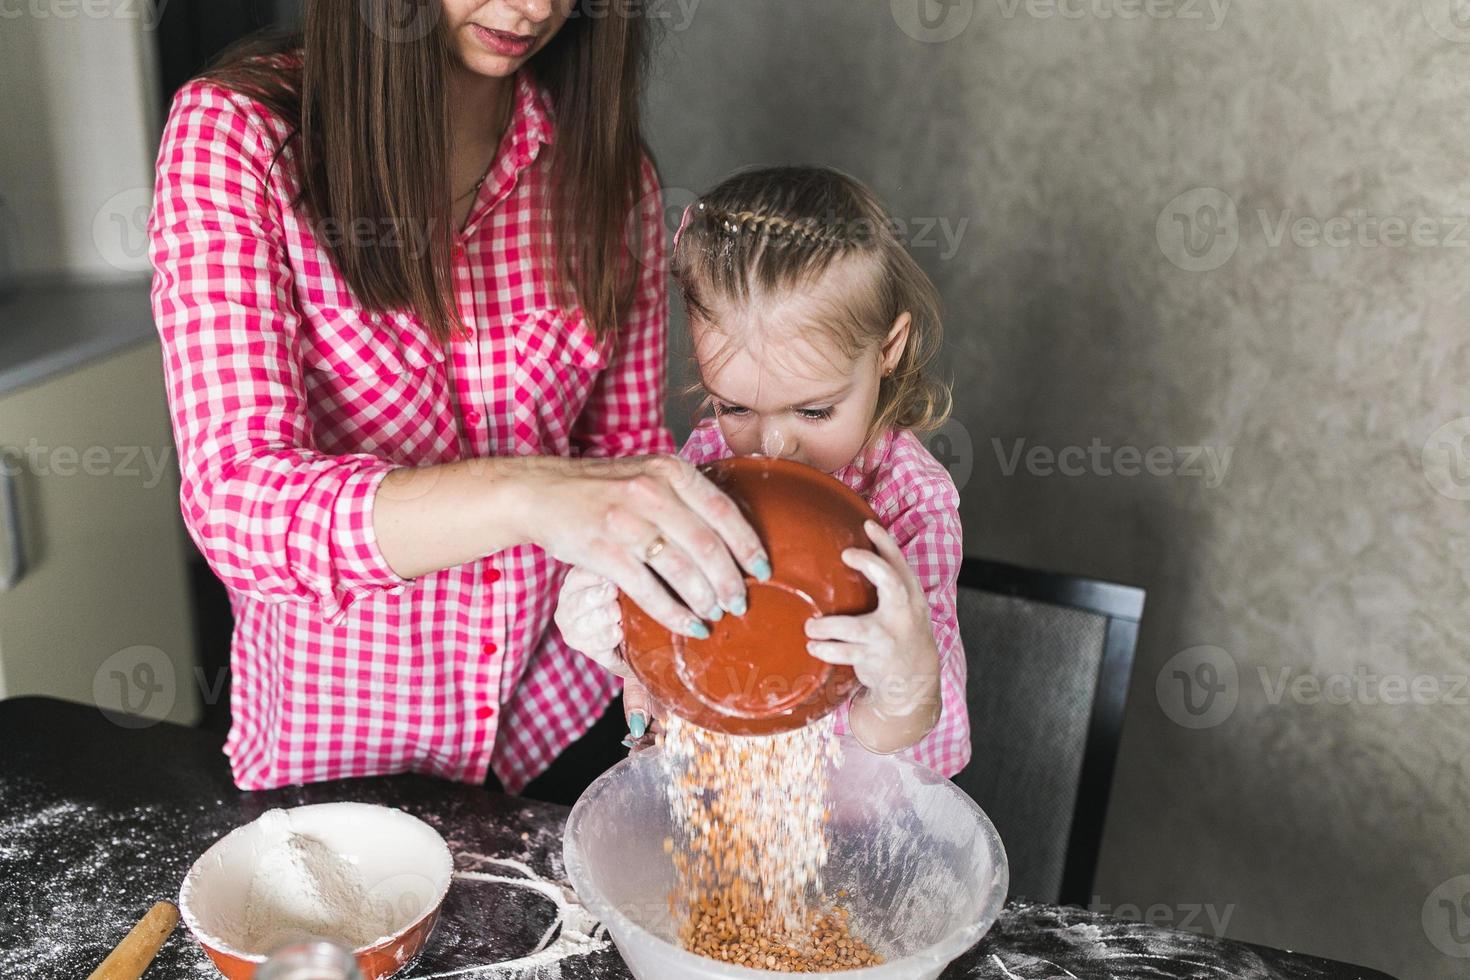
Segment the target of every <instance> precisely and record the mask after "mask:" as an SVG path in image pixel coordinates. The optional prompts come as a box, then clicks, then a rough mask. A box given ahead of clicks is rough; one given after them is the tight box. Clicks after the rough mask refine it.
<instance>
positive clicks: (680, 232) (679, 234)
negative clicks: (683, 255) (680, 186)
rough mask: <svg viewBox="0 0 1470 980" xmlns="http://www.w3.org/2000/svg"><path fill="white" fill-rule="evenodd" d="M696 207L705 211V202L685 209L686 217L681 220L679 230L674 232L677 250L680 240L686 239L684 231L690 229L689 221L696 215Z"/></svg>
mask: <svg viewBox="0 0 1470 980" xmlns="http://www.w3.org/2000/svg"><path fill="white" fill-rule="evenodd" d="M696 207H698V208H699V209H700V210H701V211H703V210H704V202H703V201H695V202H694V203H692V204H690V205H689V206H688V207H686V208H685V209H684V217H683V218H681V219H680V221H679V230H678V231H676V232H674V248H676V249H677V248H678V247H679V239H680V238H683V237H684V229H685V228H688V227H689V219H690V217H691V216H692V215H693V214H694V209H695V208H696Z"/></svg>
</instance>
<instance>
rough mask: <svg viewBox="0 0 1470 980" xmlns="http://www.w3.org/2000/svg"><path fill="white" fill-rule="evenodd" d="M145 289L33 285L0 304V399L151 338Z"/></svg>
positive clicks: (140, 284) (143, 284)
mask: <svg viewBox="0 0 1470 980" xmlns="http://www.w3.org/2000/svg"><path fill="white" fill-rule="evenodd" d="M148 289H149V283H148V281H147V280H146V279H145V280H141V281H131V282H123V283H115V284H114V283H66V282H56V283H48V284H40V283H37V284H27V285H24V286H22V287H21V288H20V289H19V290H18V291H17V292H16V293H15V294H14V295H12V296H8V297H6V298H5V299H0V396H3V395H8V394H10V393H11V392H13V391H17V390H19V389H21V388H25V387H28V386H30V385H33V384H39V383H40V382H42V381H45V380H47V379H48V378H52V377H55V376H56V375H59V374H64V373H66V372H67V371H71V370H74V369H75V368H78V367H80V366H82V365H83V364H86V363H87V362H89V361H93V360H96V359H97V358H101V357H106V356H107V355H108V354H113V353H116V352H117V351H120V350H124V349H126V348H128V347H132V346H134V345H135V344H141V343H143V342H145V341H149V340H152V339H153V338H155V337H157V336H158V335H157V333H156V332H155V331H154V328H153V312H152V309H151V307H150V305H149V300H148Z"/></svg>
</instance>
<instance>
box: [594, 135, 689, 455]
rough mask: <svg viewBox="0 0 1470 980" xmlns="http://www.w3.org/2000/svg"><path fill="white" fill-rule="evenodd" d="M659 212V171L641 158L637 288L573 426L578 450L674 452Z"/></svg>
mask: <svg viewBox="0 0 1470 980" xmlns="http://www.w3.org/2000/svg"><path fill="white" fill-rule="evenodd" d="M663 213H664V212H663V198H662V194H661V192H660V188H659V180H658V172H657V171H656V170H655V169H654V166H653V163H652V162H651V161H650V160H648V159H647V158H646V157H645V158H644V161H643V175H642V182H641V189H640V191H639V198H638V221H639V222H640V228H641V229H642V231H641V233H640V234H639V236H638V238H639V248H638V264H637V267H636V274H637V286H636V293H635V296H634V301H633V303H632V307H631V310H630V312H629V314H628V316H627V317H625V318H624V320H623V323H622V324H621V325H620V328H619V331H618V339H617V345H616V347H615V348H614V350H613V354H612V357H611V358H610V360H609V362H608V365H607V367H606V368H605V369H604V370H603V371H602V373H601V374H600V375H599V376H598V378H597V381H596V383H595V385H594V387H593V389H592V393H591V395H590V397H589V398H588V400H587V405H586V407H585V408H584V409H583V410H582V414H581V415H580V416H578V419H577V423H576V425H575V426H574V427H573V429H572V445H573V449H574V452H576V454H577V455H580V456H589V457H598V458H610V457H615V456H640V455H645V454H648V453H671V452H673V451H674V438H673V436H672V435H671V434H670V433H669V430H668V429H667V428H666V427H665V425H664V376H665V374H666V369H667V366H666V364H665V357H666V356H667V350H668V331H669V281H668V264H669V259H668V240H667V236H668V231H667V229H666V228H665V227H664V221H663Z"/></svg>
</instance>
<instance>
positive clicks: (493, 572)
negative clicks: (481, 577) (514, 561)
mask: <svg viewBox="0 0 1470 980" xmlns="http://www.w3.org/2000/svg"><path fill="white" fill-rule="evenodd" d="M485 581H487V582H490V583H491V584H494V583H495V582H499V581H500V569H498V568H487V569H485Z"/></svg>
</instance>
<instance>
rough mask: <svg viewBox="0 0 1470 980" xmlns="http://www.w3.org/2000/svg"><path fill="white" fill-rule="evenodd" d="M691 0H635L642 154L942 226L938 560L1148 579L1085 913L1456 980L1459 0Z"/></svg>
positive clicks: (926, 258) (1459, 887) (1468, 36)
mask: <svg viewBox="0 0 1470 980" xmlns="http://www.w3.org/2000/svg"><path fill="white" fill-rule="evenodd" d="M690 2H691V0H685V3H684V6H683V7H680V6H679V4H678V3H677V2H675V0H668V2H666V3H664V4H663V7H662V9H663V10H664V11H665V12H667V13H668V14H669V15H670V17H669V19H668V21H667V22H666V23H667V24H668V26H669V27H670V28H672V32H671V36H670V43H669V45H668V47H667V49H666V52H665V55H664V58H663V60H662V68H661V77H660V78H659V79H658V81H657V84H656V86H655V89H654V92H653V97H652V126H651V130H652V137H653V140H654V143H655V148H656V150H657V151H658V152H659V155H660V160H661V164H662V166H663V168H664V171H665V179H666V183H668V184H669V185H671V186H672V187H675V188H687V189H699V188H702V187H704V186H706V185H708V184H709V183H710V182H712V181H713V180H715V179H716V178H718V177H719V176H721V175H722V174H724V173H725V172H727V171H729V170H731V169H733V168H735V167H738V166H742V165H746V164H752V163H762V162H787V161H806V162H821V163H827V164H832V165H835V166H837V167H840V168H843V169H845V170H848V171H850V172H852V173H854V174H856V175H858V176H860V177H862V178H863V179H865V180H867V181H869V182H870V183H871V184H872V185H873V186H874V187H875V188H877V190H878V191H879V193H880V194H881V195H882V196H883V197H884V198H885V199H886V200H887V201H888V202H889V204H890V206H891V207H892V209H893V210H894V212H895V213H896V215H897V216H898V217H899V218H900V219H903V220H905V221H908V222H910V223H911V227H912V228H913V229H914V231H915V232H916V233H917V232H918V231H920V230H921V229H922V228H923V227H924V226H925V225H926V224H929V223H930V222H931V221H932V222H934V223H935V225H936V227H938V228H943V227H947V228H948V229H949V231H950V233H951V235H954V234H956V233H959V232H961V230H962V233H961V234H959V244H958V246H957V247H951V246H950V245H947V244H946V243H945V239H944V236H943V235H942V234H939V233H938V232H936V233H934V234H932V235H930V236H927V237H928V238H929V239H933V241H932V243H930V242H927V241H921V240H918V239H917V238H916V240H915V242H914V246H915V252H916V254H917V255H918V256H919V258H920V260H921V261H922V262H923V263H924V265H925V266H926V267H927V268H928V270H929V271H930V272H931V273H932V274H933V275H934V277H935V279H936V280H937V281H938V283H939V284H940V286H941V288H942V290H943V292H944V295H945V299H946V302H947V304H948V314H949V319H948V331H949V349H950V352H951V357H950V363H951V365H952V367H953V370H954V373H955V376H956V379H957V381H958V382H959V384H958V385H957V394H958V413H957V415H958V419H959V422H960V423H961V424H962V427H963V432H964V433H965V434H968V436H969V437H970V439H971V441H972V445H973V452H972V453H971V454H970V456H969V457H968V458H967V459H966V460H964V461H962V462H961V464H960V467H961V469H963V468H965V464H968V468H969V469H970V470H971V472H970V475H969V477H968V479H967V481H966V485H965V486H964V490H963V493H964V518H965V523H966V544H967V549H968V551H969V552H970V553H972V554H979V555H986V556H992V557H999V558H1003V559H1007V560H1011V561H1016V562H1020V563H1024V564H1030V565H1036V566H1042V567H1050V568H1055V569H1062V570H1067V571H1073V572H1079V573H1086V574H1091V575H1096V576H1100V577H1104V578H1109V579H1116V580H1121V581H1129V582H1135V583H1138V584H1141V585H1144V586H1146V587H1147V588H1148V590H1149V608H1148V612H1147V619H1146V624H1145V628H1144V635H1143V638H1142V641H1141V649H1140V651H1139V661H1138V666H1137V671H1136V674H1135V678H1134V684H1133V688H1132V694H1131V699H1130V707H1129V713H1128V720H1127V726H1126V731H1125V736H1124V745H1123V754H1122V760H1121V769H1120V772H1119V774H1118V779H1117V784H1116V795H1115V797H1114V806H1113V810H1112V814H1111V819H1110V821H1109V826H1108V831H1107V835H1106V839H1105V844H1104V846H1105V853H1104V856H1103V861H1102V870H1101V881H1100V888H1099V891H1100V896H1099V898H1100V901H1101V903H1102V904H1104V905H1108V906H1118V905H1120V904H1124V903H1132V904H1134V905H1137V906H1140V907H1141V909H1147V908H1148V907H1149V906H1150V905H1155V904H1157V905H1159V906H1161V907H1160V908H1156V909H1154V910H1153V914H1154V915H1155V917H1156V918H1158V919H1160V920H1163V921H1172V922H1174V923H1175V924H1177V925H1186V926H1192V927H1201V926H1203V927H1205V928H1210V923H1211V916H1213V921H1214V922H1215V923H1216V924H1220V923H1224V924H1225V931H1226V932H1227V933H1228V934H1229V935H1231V936H1234V937H1238V938H1242V939H1247V940H1255V941H1260V942H1264V943H1268V944H1272V945H1277V946H1289V947H1294V948H1298V949H1302V950H1306V951H1311V952H1317V953H1321V954H1325V955H1329V956H1335V957H1340V958H1344V959H1349V960H1353V961H1357V962H1360V963H1363V964H1367V965H1371V966H1377V967H1379V968H1381V969H1386V970H1389V971H1391V972H1394V973H1396V974H1398V975H1400V976H1402V977H1403V978H1405V980H1409V978H1421V977H1435V978H1438V977H1451V976H1463V975H1464V971H1465V970H1466V965H1467V960H1466V959H1464V958H1462V957H1464V956H1467V955H1470V944H1457V943H1456V940H1457V939H1458V938H1461V937H1462V936H1463V933H1462V932H1461V931H1460V930H1464V929H1466V928H1470V919H1466V918H1464V917H1463V916H1462V915H1460V914H1459V913H1458V912H1456V911H1455V910H1453V909H1451V908H1450V907H1448V906H1450V905H1455V904H1456V903H1457V902H1459V900H1460V899H1462V898H1463V897H1464V896H1465V895H1466V894H1467V893H1470V878H1467V879H1460V878H1459V876H1461V875H1467V874H1470V806H1467V802H1470V799H1467V798H1470V793H1467V789H1466V781H1465V763H1464V759H1465V754H1466V749H1467V748H1470V725H1467V723H1466V722H1467V719H1470V708H1467V707H1466V702H1467V699H1470V695H1467V693H1466V692H1465V691H1462V690H1460V689H1459V685H1460V684H1461V683H1462V682H1463V679H1464V676H1465V674H1466V672H1467V666H1466V657H1465V651H1466V644H1467V640H1470V603H1467V602H1466V601H1465V596H1466V585H1467V570H1470V541H1467V538H1466V536H1465V534H1464V533H1462V528H1464V526H1465V525H1466V523H1467V522H1470V500H1467V499H1461V498H1470V465H1467V462H1466V460H1467V457H1470V454H1467V453H1466V451H1465V450H1466V447H1467V445H1470V442H1467V440H1466V433H1470V420H1467V419H1463V418H1462V417H1463V416H1465V415H1467V414H1470V406H1467V404H1466V401H1465V397H1464V395H1463V388H1462V387H1461V386H1462V384H1463V379H1465V378H1466V377H1467V374H1470V343H1467V337H1470V334H1467V331H1466V330H1465V329H1464V326H1463V316H1462V311H1463V310H1464V309H1465V308H1466V299H1467V296H1466V294H1467V292H1470V288H1467V286H1466V285H1465V284H1466V283H1470V275H1467V272H1470V263H1467V258H1470V248H1467V245H1470V228H1466V227H1464V225H1463V222H1462V220H1461V219H1459V218H1458V216H1459V215H1463V214H1467V213H1470V204H1467V202H1466V200H1465V195H1464V193H1463V188H1464V187H1465V186H1466V185H1465V176H1464V167H1465V163H1464V160H1465V158H1466V156H1467V151H1470V21H1466V22H1465V24H1464V26H1461V25H1460V23H1459V22H1457V21H1456V20H1454V19H1453V16H1452V14H1453V11H1454V8H1455V0H1424V2H1423V3H1421V2H1420V0H1372V2H1370V0H1291V2H1279V0H1278V2H1271V0H1236V2H1234V3H1228V4H1226V3H1224V0H1216V4H1215V6H1213V7H1212V6H1211V5H1210V4H1209V2H1208V0H1199V2H1197V3H1196V2H1195V0H1173V2H1171V0H1149V2H1148V4H1147V6H1145V3H1144V2H1143V0H1135V2H1132V3H1130V2H1129V0H1059V2H1052V0H1032V2H1030V3H1027V2H1025V0H1014V2H1013V0H951V3H950V4H949V6H948V7H941V6H940V5H939V4H937V3H933V2H932V0H924V2H925V3H927V4H928V5H929V8H930V12H931V13H932V14H935V15H943V16H936V18H935V19H934V21H933V22H935V23H937V25H938V26H937V27H935V28H934V32H933V33H929V34H926V33H925V29H924V28H922V26H921V25H920V24H919V22H918V20H917V18H916V16H915V12H916V11H917V9H918V6H917V4H918V0H895V2H894V3H893V4H892V5H890V3H889V2H888V0H704V2H702V3H696V4H694V5H693V8H692V16H689V12H690V9H691V8H690ZM1130 15H1135V16H1130ZM905 28H907V29H905ZM951 34H952V35H953V36H952V37H948V38H947V39H945V38H944V35H951ZM914 35H920V37H919V38H916V37H915V36H914ZM1210 188H1213V189H1214V190H1210ZM675 195H676V199H677V192H675ZM1180 195H1184V196H1183V197H1182V198H1181V197H1180ZM1176 199H1177V200H1176ZM1416 222H1417V224H1416ZM1186 231H1187V232H1188V233H1189V236H1190V237H1189V239H1188V240H1187V241H1186V240H1185V238H1184V237H1183V235H1184V233H1185V232H1186ZM1457 420H1459V421H1457ZM1446 425H1448V426H1449V428H1442V427H1444V426H1446ZM957 438H959V436H958V434H957ZM1018 440H1025V442H1024V443H1023V444H1020V448H1021V457H1020V459H1019V461H1018V463H1017V465H1015V466H1012V465H1011V456H1012V454H1013V453H1014V452H1015V451H1016V449H1017V446H1018ZM997 441H998V442H997ZM1094 441H1096V446H1097V451H1096V452H1095V453H1089V454H1088V455H1086V456H1082V457H1079V454H1078V453H1077V451H1075V450H1074V451H1073V452H1072V453H1071V454H1069V455H1067V456H1065V458H1063V459H1060V460H1058V462H1064V463H1065V464H1067V467H1068V469H1069V470H1070V471H1072V472H1074V473H1075V472H1077V471H1078V470H1079V469H1080V470H1081V471H1082V475H1066V474H1064V473H1062V472H1060V471H1059V470H1056V469H1051V468H1049V467H1048V465H1047V461H1046V455H1045V454H1046V453H1053V454H1060V453H1062V452H1063V450H1065V449H1066V448H1067V447H1080V449H1081V450H1086V451H1090V450H1091V449H1092V447H1093V446H1094ZM1036 447H1040V450H1041V451H1040V452H1038V453H1037V454H1036V455H1032V456H1030V457H1029V460H1030V461H1029V462H1028V457H1027V455H1026V454H1027V453H1029V452H1031V451H1032V450H1034V449H1036ZM1154 447H1163V448H1162V449H1160V450H1159V451H1157V452H1156V454H1155V455H1154V457H1153V466H1152V469H1153V471H1154V472H1152V473H1151V472H1149V470H1148V466H1147V462H1146V460H1147V457H1146V456H1144V454H1146V453H1147V452H1148V451H1149V450H1150V449H1153V448H1154ZM1189 447H1205V448H1206V449H1208V450H1210V451H1211V452H1213V453H1214V454H1215V455H1214V457H1213V458H1214V460H1215V463H1214V466H1213V469H1212V468H1211V465H1210V464H1209V463H1208V459H1209V458H1208V457H1206V459H1205V461H1202V462H1201V461H1196V462H1195V463H1194V464H1193V465H1189V464H1190V463H1191V460H1190V457H1191V455H1193V453H1194V450H1192V449H1190V448H1189ZM1133 451H1136V452H1137V453H1138V454H1139V455H1140V457H1143V458H1144V460H1145V462H1144V463H1143V464H1142V465H1141V466H1140V464H1139V463H1138V462H1137V461H1135V460H1133V459H1132V458H1131V457H1130V456H1129V455H1128V454H1129V452H1133ZM1226 453H1229V454H1230V455H1229V457H1228V459H1229V462H1228V466H1224V465H1223V461H1224V459H1225V454H1226ZM1134 466H1140V468H1141V472H1140V473H1139V475H1133V476H1129V475H1120V474H1119V473H1118V472H1117V468H1119V467H1121V468H1124V469H1130V468H1132V467H1134ZM961 475H962V474H961ZM1180 676H1184V677H1188V678H1191V680H1192V681H1193V682H1195V683H1198V682H1201V681H1203V682H1206V683H1207V684H1210V685H1211V687H1212V688H1214V690H1213V692H1212V693H1211V692H1206V691H1202V690H1201V689H1200V688H1199V687H1195V688H1193V689H1192V690H1189V691H1186V690H1185V689H1184V684H1183V682H1182V681H1181V680H1180V679H1179V677H1180ZM1283 680H1285V682H1286V687H1285V689H1284V690H1283V689H1282V688H1281V684H1282V682H1283ZM1400 684H1402V685H1405V690H1404V691H1402V692H1401V691H1400V688H1399V686H1398V685H1400ZM1318 685H1320V686H1321V687H1322V688H1323V690H1319V689H1318ZM1416 694H1417V700H1418V701H1419V702H1424V703H1413V701H1414V696H1415V695H1416ZM1402 696H1407V697H1408V698H1409V700H1410V703H1407V704H1405V703H1399V704H1394V703H1387V704H1385V703H1383V702H1384V701H1385V700H1387V701H1390V702H1392V701H1398V700H1401V699H1402ZM1186 697H1187V698H1189V699H1190V701H1189V704H1187V705H1186V703H1185V698H1186ZM1191 708H1193V709H1194V713H1192V712H1191V710H1190V709H1191ZM1442 902H1445V903H1447V904H1442ZM1196 905H1202V906H1207V907H1208V908H1206V909H1205V910H1204V911H1203V912H1199V913H1196V912H1195V911H1194V907H1195V906H1196ZM1125 911H1128V910H1126V909H1125ZM1457 954H1458V955H1457Z"/></svg>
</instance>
